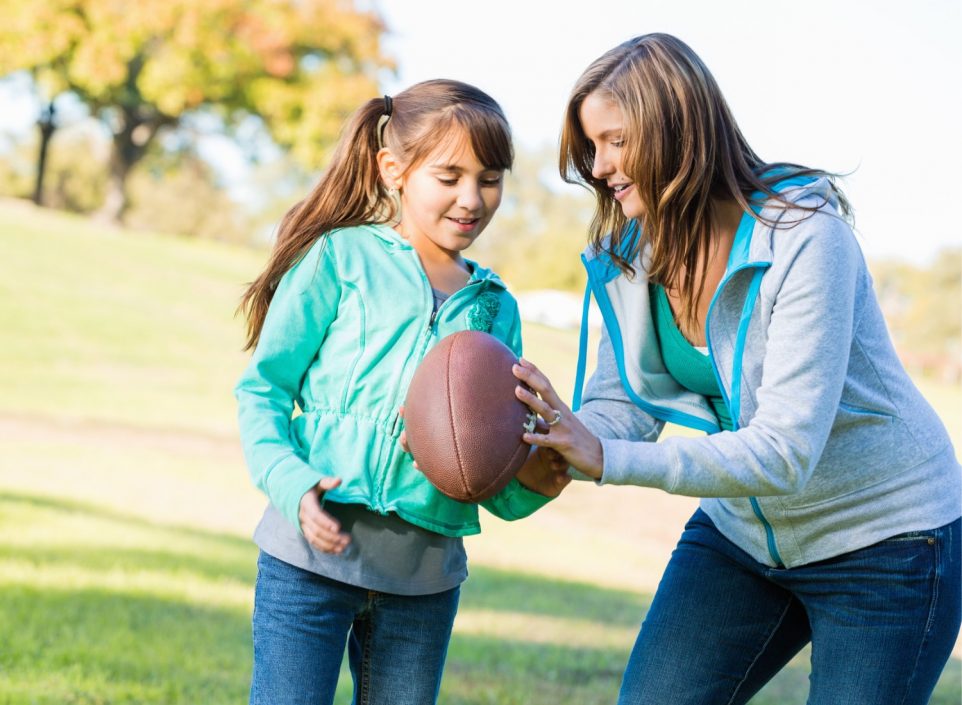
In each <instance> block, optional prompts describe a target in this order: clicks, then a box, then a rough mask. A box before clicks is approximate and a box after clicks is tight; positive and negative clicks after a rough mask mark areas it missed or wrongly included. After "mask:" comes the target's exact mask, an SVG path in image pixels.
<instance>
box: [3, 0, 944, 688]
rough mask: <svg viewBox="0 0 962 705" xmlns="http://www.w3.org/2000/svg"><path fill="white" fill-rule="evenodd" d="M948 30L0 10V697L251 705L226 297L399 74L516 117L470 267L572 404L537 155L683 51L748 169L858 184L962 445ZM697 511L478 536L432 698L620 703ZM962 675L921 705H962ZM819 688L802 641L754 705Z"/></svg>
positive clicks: (632, 514)
mask: <svg viewBox="0 0 962 705" xmlns="http://www.w3.org/2000/svg"><path fill="white" fill-rule="evenodd" d="M295 7H296V8H298V12H299V13H300V14H298V13H294V12H292V8H295ZM960 15H962V10H960V4H959V3H957V2H948V1H946V2H938V1H935V0H923V1H922V2H918V3H913V4H912V5H908V4H904V3H892V2H872V3H868V2H864V3H861V2H849V3H835V4H833V3H829V2H824V1H822V0H816V1H814V2H808V3H805V4H804V6H803V5H801V4H796V3H784V2H765V3H761V2H738V1H736V2H730V3H711V2H675V3H659V2H633V3H627V2H612V3H606V4H604V5H589V4H573V3H572V4H563V3H547V2H530V3H517V2H515V3H509V2H506V1H505V0H493V1H492V2H487V3H484V4H476V3H459V2H453V3H448V4H446V5H444V6H443V7H442V6H440V5H438V4H436V3H429V2H424V1H422V0H411V1H408V2H404V1H403V0H391V1H388V0H385V1H383V2H366V3H362V2H358V3H356V4H354V5H352V4H350V3H346V2H334V1H331V2H328V1H326V0H309V1H308V0H305V1H303V2H300V3H289V2H268V1H266V0H264V1H263V2H259V1H257V0H251V1H250V2H246V3H239V2H234V1H233V0H204V1H202V2H186V1H178V0H167V1H166V2H162V3H161V2H159V1H154V0H144V1H142V2H137V3H131V4H123V3H114V2H109V1H108V0H72V1H67V0H63V1H59V2H48V3H30V2H25V1H24V2H21V1H18V0H0V20H2V22H0V25H2V28H0V77H2V78H0V196H2V198H0V320H2V321H4V332H3V345H2V346H0V705H7V704H10V705H13V704H17V705H19V704H21V703H23V704H26V703H44V704H47V703H49V704H51V705H52V704H53V703H158V704H159V703H204V704H206V703H236V702H244V701H245V698H246V689H247V681H248V678H249V671H250V627H249V613H250V608H251V596H252V585H253V579H254V570H255V568H254V560H255V548H254V547H253V544H252V543H251V541H250V539H249V536H250V533H251V530H252V528H253V525H254V524H255V523H256V521H257V519H258V517H259V514H260V511H261V509H262V506H263V499H262V498H261V497H260V496H259V495H258V494H257V493H256V492H255V491H254V490H253V489H252V488H251V487H250V486H249V483H248V480H247V475H246V471H245V469H244V465H243V460H242V458H241V456H240V452H239V447H238V442H237V438H236V428H235V425H234V408H233V399H232V397H231V393H230V391H231V388H232V386H233V383H234V381H235V379H236V377H237V375H238V373H239V372H240V369H241V368H242V366H243V364H244V362H245V358H246V355H245V354H243V353H242V352H241V351H240V347H241V345H242V340H243V332H242V323H241V321H240V319H238V318H236V317H235V316H234V309H235V308H236V305H237V302H238V299H239V296H240V294H241V293H242V291H243V285H244V283H245V282H247V281H250V280H251V279H252V278H253V277H254V276H255V275H256V274H257V272H258V270H259V268H260V267H261V266H262V265H263V263H264V261H265V257H266V247H267V246H268V245H269V241H270V237H271V233H272V230H273V226H274V224H276V221H277V219H278V217H279V216H280V214H281V213H283V211H284V210H285V209H286V208H287V207H289V205H290V204H291V203H292V202H293V201H294V200H296V199H297V198H298V197H299V196H300V195H302V194H303V193H304V191H305V190H306V189H307V188H308V187H309V185H310V183H311V182H312V181H313V180H314V179H316V176H317V173H318V170H319V169H321V168H323V164H324V160H325V158H326V156H327V154H328V153H329V149H330V145H331V142H332V140H333V138H334V137H335V136H336V131H337V128H338V126H339V124H340V122H341V121H342V120H343V118H344V117H345V116H346V114H347V112H348V111H349V110H350V109H351V108H353V107H354V106H355V105H356V104H358V103H359V102H360V101H361V100H363V99H365V98H367V97H370V96H373V95H379V94H380V93H381V92H396V91H397V90H400V89H401V88H403V87H404V86H406V85H408V84H410V83H411V82H414V81H417V80H422V79H425V78H431V77H436V76H449V77H455V78H459V79H462V80H467V81H470V82H473V83H475V84H477V85H479V86H480V87H482V88H484V89H485V90H487V91H488V92H490V93H491V94H492V95H494V96H495V97H496V98H497V99H498V100H499V101H500V102H501V103H502V104H503V106H504V107H505V110H506V112H507V114H508V117H509V119H510V120H511V122H512V125H513V128H514V130H515V136H516V146H517V151H518V160H517V166H516V168H515V170H514V173H513V174H512V175H511V177H510V178H509V180H508V184H507V187H506V195H505V202H504V205H503V206H502V211H501V212H500V213H499V215H498V217H497V218H496V219H495V221H494V223H493V224H492V226H491V227H490V229H489V231H488V232H487V233H486V234H485V236H484V238H483V239H482V240H481V241H480V242H479V243H478V245H477V246H476V248H475V249H472V255H473V256H475V257H476V258H478V259H481V260H482V262H484V263H485V264H489V265H493V266H494V267H495V268H497V269H498V270H500V271H501V272H502V273H503V274H504V276H505V278H506V279H507V280H508V282H509V283H510V284H511V286H512V288H513V289H515V290H516V291H517V292H518V294H519V296H520V297H521V299H522V301H523V302H525V301H527V302H528V306H527V316H528V320H527V321H526V323H525V331H524V334H525V349H526V354H527V356H528V357H530V358H531V359H532V360H534V361H535V362H537V363H538V364H540V365H541V366H542V367H544V368H545V369H546V371H547V372H548V373H549V375H550V376H551V377H552V379H554V380H555V381H556V383H557V385H558V387H559V388H560V389H562V390H570V389H571V385H572V382H573V369H574V359H575V356H576V347H577V341H576V332H575V331H574V330H572V329H571V328H570V327H552V326H548V325H545V322H547V321H550V320H553V319H551V318H550V317H549V316H548V314H549V313H551V311H547V312H546V311H545V310H543V309H541V308H538V306H537V302H538V301H544V300H545V298H544V297H543V296H541V297H537V296H534V295H533V294H534V293H535V292H543V291H544V290H550V291H555V292H556V291H560V292H563V294H562V297H561V298H560V299H559V298H557V297H556V298H553V299H551V300H552V301H554V302H555V303H554V304H553V305H554V306H555V307H558V306H561V305H563V304H562V303H559V301H564V300H565V299H564V295H568V296H570V297H573V298H577V292H578V291H579V290H580V288H581V287H582V285H583V278H582V276H583V275H582V273H581V271H580V265H579V264H578V258H577V253H578V251H579V250H580V248H581V246H582V243H583V241H584V233H585V230H586V224H587V220H588V218H589V217H590V207H591V204H590V199H588V198H587V197H586V195H585V194H584V193H583V192H582V191H580V190H579V189H577V188H575V187H571V186H569V185H565V184H562V183H561V182H560V180H559V179H558V177H557V176H556V171H557V170H556V167H555V165H554V162H555V158H556V157H555V154H556V143H557V134H558V130H559V127H560V118H561V114H562V110H563V106H564V102H565V98H566V95H567V92H568V90H569V89H570V86H571V84H572V83H573V81H574V80H575V78H576V77H577V75H578V74H579V73H580V71H581V70H582V69H583V68H584V67H585V66H586V65H587V64H588V63H589V62H590V61H591V60H593V59H594V58H595V57H596V56H598V55H599V54H600V53H602V52H603V51H605V50H606V49H608V48H610V47H611V46H613V45H614V44H616V43H618V42H620V41H622V40H624V39H626V38H628V37H629V36H633V35H635V34H640V33H644V32H648V31H668V32H672V33H675V34H677V35H678V36H680V37H681V38H682V39H684V40H686V41H687V42H689V43H690V44H691V45H692V46H693V48H694V49H695V50H696V51H697V52H699V53H700V54H701V55H702V57H703V58H704V59H705V60H706V62H707V63H708V65H709V67H710V68H711V69H712V70H713V72H714V73H715V75H716V78H717V79H718V80H719V83H720V84H721V87H722V90H723V91H724V92H725V93H726V96H727V97H728V99H729V101H730V103H731V106H732V109H733V111H734V113H735V116H736V119H738V120H739V122H740V124H741V127H742V128H743V130H744V132H745V133H746V135H747V136H748V138H749V140H750V142H751V143H752V144H753V146H754V147H755V148H756V150H757V151H759V153H760V154H761V155H762V157H763V158H766V159H771V160H781V159H785V160H792V161H797V162H802V163H807V164H813V165H817V166H820V167H823V168H827V169H831V170H835V171H838V172H842V173H845V174H847V175H846V176H845V177H844V179H843V181H842V184H843V186H844V187H845V188H846V190H847V192H848V193H849V195H850V196H851V198H852V200H853V201H854V203H855V207H856V226H857V229H858V234H859V238H860V242H861V243H862V246H863V248H864V250H865V252H866V255H867V257H868V259H869V264H870V268H871V269H872V272H873V275H874V276H875V280H876V288H877V290H878V292H879V295H880V299H881V301H882V304H883V307H884V309H885V313H886V317H887V319H888V321H889V325H890V328H891V331H892V334H893V339H894V341H895V343H896V345H897V347H898V349H899V352H900V354H901V356H902V357H903V360H904V361H905V363H906V365H907V366H908V367H909V369H910V371H911V372H912V374H913V377H914V378H915V379H916V380H917V382H918V384H919V386H920V388H921V389H922V390H923V392H924V393H925V394H926V396H927V398H929V400H930V401H931V402H932V403H933V404H934V405H935V406H936V408H937V409H938V410H939V411H940V413H941V414H942V417H943V419H944V420H945V421H946V423H947V425H948V426H949V429H950V432H951V433H952V435H953V438H954V440H955V442H956V447H958V446H959V443H960V442H962V437H960V436H962V394H960V363H959V358H960V318H962V313H960V308H962V292H960V272H962V249H960V241H962V240H960V233H959V226H958V225H957V220H956V219H955V218H953V216H954V206H953V204H954V203H955V202H957V196H956V193H955V190H956V188H957V187H958V178H957V176H956V174H955V173H953V169H954V168H955V165H957V164H958V163H959V162H960V157H962V154H960V150H962V147H960V141H959V139H958V125H959V124H960V123H962V120H960V118H962V116H960V109H959V108H960V86H962V81H960V80H959V79H960V78H962V76H960V68H959V67H960V66H962V61H960V59H962V48H960V45H959V43H958V42H957V37H958V36H959V35H960V29H962V21H960ZM131 71H133V73H131ZM51 103H52V104H53V106H54V109H53V111H52V114H51V112H50V110H49V106H50V105H51ZM43 135H46V136H47V137H48V138H49V139H47V140H44V139H42V136H43ZM43 143H45V144H46V146H45V148H44V149H43V150H41V145H42V144H43ZM41 151H44V153H45V168H44V170H43V173H44V179H43V187H42V189H41V190H40V192H39V193H38V192H37V174H38V171H39V170H38V161H39V159H38V156H39V154H40V152H41ZM121 157H122V158H121ZM34 200H36V201H40V202H41V203H42V204H43V207H39V206H37V205H35V204H34V203H32V201H34ZM558 325H561V324H558ZM672 432H676V433H680V432H682V431H681V430H680V429H673V430H672ZM694 506H695V501H694V500H692V499H690V498H683V497H671V496H669V495H666V494H664V493H659V492H656V491H652V490H645V489H641V488H596V487H593V486H590V485H585V484H580V483H579V484H576V485H574V486H573V487H572V488H571V489H570V490H568V491H566V493H565V494H564V495H563V496H562V497H561V498H560V499H558V500H557V501H555V502H553V503H552V504H551V505H549V507H548V508H546V509H545V510H543V511H541V512H539V513H537V514H536V515H535V516H533V517H531V518H530V519H527V520H525V521H522V522H516V523H512V524H507V523H504V522H500V521H499V520H497V519H494V518H485V520H484V533H483V534H482V535H481V536H479V537H476V538H472V539H470V540H469V541H468V551H469V555H470V558H471V577H470V579H469V581H468V582H467V583H466V585H465V588H464V594H463V599H462V609H461V612H460V614H459V616H458V620H457V623H456V628H455V636H454V639H453V642H452V647H451V652H450V656H449V665H448V669H447V673H446V677H445V682H444V685H443V688H442V702H445V703H464V704H467V703H472V704H473V703H519V704H520V703H533V704H536V705H537V704H538V703H568V702H570V703H610V702H613V700H614V696H615V694H616V692H617V687H618V681H619V677H620V673H621V669H622V668H623V665H624V662H625V659H626V657H627V653H628V650H629V649H630V646H631V643H632V641H633V638H634V635H635V633H636V631H637V627H638V624H639V623H640V621H641V619H642V618H643V615H644V611H645V608H646V606H647V604H648V601H649V600H650V597H651V594H652V592H653V590H654V588H655V586H656V584H657V580H658V577H659V575H660V572H661V569H662V568H663V566H664V563H665V561H666V560H667V557H668V554H669V553H670V551H671V548H672V545H673V543H674V540H675V539H676V537H677V535H678V533H679V532H680V529H681V526H682V525H683V523H684V521H685V519H686V518H687V516H688V515H689V514H690V513H691V511H692V510H693V508H694ZM960 655H962V651H960V650H959V649H956V652H955V654H954V656H953V659H952V661H951V662H950V663H949V665H948V666H947V668H946V671H945V673H944V674H943V678H942V680H941V681H940V684H939V688H938V690H937V693H936V697H935V699H934V700H933V702H938V703H952V704H954V703H958V702H959V701H960V699H962V685H960V674H962V666H960V661H959V657H960ZM807 676H808V663H807V652H803V654H801V655H800V656H799V657H798V658H796V659H795V660H794V661H793V662H792V664H791V665H790V666H789V668H787V669H786V670H785V671H784V672H783V673H782V674H780V675H779V676H778V678H777V679H776V680H775V681H773V683H772V684H770V685H769V686H768V687H767V688H766V689H765V690H764V691H762V693H760V694H759V695H758V696H757V697H756V698H755V699H754V700H753V703H756V704H757V705H762V704H772V705H774V704H776V703H789V704H794V703H803V702H804V701H805V697H806V693H807ZM349 680H350V679H349V678H348V677H346V676H345V678H344V679H343V682H342V684H341V685H342V687H341V688H340V690H339V702H348V701H349V691H350V687H349Z"/></svg>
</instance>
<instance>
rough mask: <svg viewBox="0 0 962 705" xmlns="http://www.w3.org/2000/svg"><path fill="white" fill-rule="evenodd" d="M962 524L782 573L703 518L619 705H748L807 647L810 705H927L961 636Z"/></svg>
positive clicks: (634, 657) (643, 638)
mask: <svg viewBox="0 0 962 705" xmlns="http://www.w3.org/2000/svg"><path fill="white" fill-rule="evenodd" d="M960 528H962V525H960V521H959V520H956V521H954V522H952V523H951V524H947V525H946V526H943V527H940V528H938V529H932V530H929V531H919V532H913V533H911V534H902V535H900V536H894V537H892V538H890V539H887V540H885V541H882V542H880V543H877V544H875V545H873V546H869V547H867V548H863V549H859V550H857V551H853V552H851V553H847V554H844V555H841V556H836V557H835V558H830V559H828V560H824V561H818V562H816V563H812V564H809V565H805V566H800V567H796V568H791V569H785V568H781V569H778V568H770V567H768V566H765V565H762V564H761V563H758V562H757V561H755V560H754V559H752V558H751V557H750V556H749V555H748V554H747V553H745V552H744V551H742V550H741V549H739V548H738V547H737V546H735V545H734V544H733V543H731V542H730V541H728V540H727V539H726V538H725V537H723V536H722V535H721V534H720V533H719V531H718V529H716V528H715V525H714V524H713V523H712V522H711V520H710V519H709V518H708V516H707V515H706V514H705V513H704V512H702V511H701V510H700V509H699V510H698V511H697V512H695V514H694V516H693V517H692V518H691V520H690V521H689V522H688V525H687V526H686V527H685V531H684V533H683V534H682V536H681V539H680V541H679V543H678V546H677V548H676V549H675V551H674V553H673V554H672V557H671V560H670V561H669V563H668V567H667V568H666V569H665V574H664V577H663V578H662V580H661V584H660V585H659V586H658V590H657V592H656V593H655V597H654V600H653V601H652V604H651V608H650V609H649V611H648V614H647V616H646V617H645V621H644V624H643V625H642V627H641V631H640V633H639V634H638V639H637V641H636V642H635V646H634V649H633V650H632V652H631V657H630V659H629V661H628V666H627V669H626V671H625V675H624V679H623V681H622V685H621V695H620V698H619V701H618V702H619V703H620V705H641V704H642V703H644V704H646V705H654V704H657V705H687V704H691V705H714V704H715V703H726V704H732V703H745V702H747V701H748V700H749V699H750V698H751V697H752V696H753V695H754V694H755V693H756V692H758V691H759V690H760V689H761V687H762V686H763V685H765V683H767V682H768V681H769V680H770V679H771V678H772V676H774V675H775V674H776V673H777V672H778V671H779V670H780V669H781V668H782V667H783V666H784V665H785V664H786V663H788V661H789V660H790V659H791V658H792V656H794V655H795V654H796V653H798V652H799V651H800V650H801V649H802V647H803V646H805V644H807V643H808V642H809V641H811V643H812V673H811V678H810V684H811V687H810V692H809V698H808V703H809V705H828V704H829V703H831V704H833V705H834V704H836V703H845V705H860V704H864V705H887V704H888V703H898V704H899V705H915V704H918V705H923V704H924V703H926V702H928V699H929V696H930V695H931V693H932V690H933V689H934V688H935V684H936V681H938V679H939V675H940V674H941V672H942V668H943V667H944V666H945V663H946V661H948V658H949V655H950V654H951V651H952V647H953V645H954V643H955V639H956V637H957V635H958V633H959V624H960V619H962V615H960V612H962V610H960V599H962V598H960V582H962V576H960V538H962V537H960Z"/></svg>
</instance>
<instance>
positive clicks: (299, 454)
mask: <svg viewBox="0 0 962 705" xmlns="http://www.w3.org/2000/svg"><path fill="white" fill-rule="evenodd" d="M468 264H469V266H470V267H471V269H472V274H471V279H470V281H469V282H468V284H467V286H465V287H464V288H463V289H461V290H460V291H458V292H456V293H455V294H453V295H452V296H451V297H450V298H449V299H447V300H446V301H445V302H444V303H443V304H442V305H441V307H440V308H439V309H438V311H437V314H436V315H432V312H433V301H434V300H433V295H432V291H431V286H430V284H429V283H428V279H427V276H426V275H425V274H424V270H423V268H422V267H421V264H420V260H419V259H418V255H417V253H416V252H415V250H414V248H413V247H411V245H409V244H408V243H407V242H406V241H405V240H404V239H403V238H401V237H400V236H399V235H398V234H397V232H395V231H394V230H393V229H392V228H390V227H388V226H386V225H364V226H359V227H353V228H343V229H340V230H334V231H332V232H330V233H327V234H325V235H324V236H322V237H321V238H319V239H318V242H317V243H316V244H315V245H314V246H313V247H312V248H311V249H310V250H309V251H308V252H307V254H306V255H305V256H304V257H303V258H302V259H301V260H300V261H299V262H298V263H297V264H295V265H294V266H293V267H292V268H291V269H290V271H288V272H287V273H286V274H285V275H284V277H283V278H282V279H281V282H280V284H279V285H278V287H277V291H276V292H275V293H274V297H273V299H272V301H271V305H270V308H269V310H268V313H267V317H266V319H265V321H264V327H263V329H262V330H261V335H260V340H259V342H258V344H257V347H256V349H255V350H254V354H253V356H252V358H251V361H250V364H249V365H248V366H247V369H246V370H245V371H244V373H243V375H242V376H241V378H240V381H239V382H238V383H237V386H236V388H235V395H236V397H237V401H238V419H239V423H240V435H241V443H242V445H243V449H244V455H245V458H246V460H247V464H248V467H249V469H250V473H251V478H252V479H253V482H254V484H255V485H256V486H257V487H258V488H259V489H260V490H261V491H263V492H264V493H265V494H266V495H267V497H268V498H269V500H270V501H271V503H272V504H273V505H274V506H275V507H277V509H278V510H280V512H281V513H282V514H283V515H284V516H285V517H286V518H287V519H288V520H289V521H290V522H291V523H293V524H294V526H296V527H298V529H300V523H299V521H298V508H299V505H300V500H301V497H302V496H303V495H304V493H305V492H307V491H308V490H310V489H311V488H312V487H313V486H314V485H316V484H317V482H318V481H319V480H320V479H321V477H323V476H325V475H331V476H335V477H339V478H341V481H342V482H341V485H340V486H339V487H337V488H336V489H334V490H331V491H330V492H328V493H327V495H326V497H327V499H329V500H331V501H332V502H341V503H350V504H362V505H365V506H367V507H369V508H370V509H372V510H373V511H375V512H379V513H382V514H385V513H387V512H395V513H396V514H397V515H398V516H400V517H401V518H402V519H404V520H405V521H408V522H410V523H412V524H416V525H418V526H421V527H423V528H425V529H428V530H430V531H435V532H437V533H439V534H444V535H446V536H465V535H468V534H476V533H478V532H479V531H480V524H479V523H478V510H477V505H474V504H464V503H461V502H457V501H455V500H453V499H450V498H448V497H446V496H445V495H443V494H441V493H440V492H439V491H438V490H437V489H435V487H434V486H433V485H431V483H430V482H428V480H427V478H425V477H424V475H423V474H421V473H420V472H418V471H417V470H416V469H415V468H414V466H413V459H412V458H411V456H410V455H409V454H407V453H405V452H404V451H403V450H402V449H401V446H400V445H399V443H398V436H399V435H400V433H401V430H402V427H403V419H402V418H400V417H399V415H398V407H399V406H400V405H401V404H402V403H403V401H404V397H405V394H406V392H407V388H408V384H409V383H410V381H411V377H412V375H413V374H414V370H415V368H416V367H417V366H418V363H419V362H420V361H421V359H422V358H423V357H424V355H425V353H427V351H428V350H430V349H431V348H432V347H433V346H434V345H435V344H437V342H438V341H439V340H440V339H441V338H443V337H444V336H446V335H449V334H451V333H454V332H457V331H460V330H466V329H473V330H482V331H485V332H489V333H491V334H492V335H494V336H495V337H497V338H498V339H499V340H501V341H503V342H504V343H506V344H507V345H508V346H509V347H510V348H511V349H512V350H513V351H514V352H515V353H516V354H518V355H520V354H521V320H520V317H519V315H518V306H517V303H516V301H515V300H514V297H512V296H511V294H510V293H508V291H507V289H506V288H505V286H504V284H503V283H502V282H501V280H500V279H499V278H498V277H497V275H496V274H494V273H493V272H491V271H490V270H487V269H484V268H483V267H481V266H479V265H477V264H476V263H474V262H469V263H468ZM295 406H296V408H298V409H300V411H301V413H300V414H298V415H295ZM547 501H548V498H547V497H544V496H542V495H540V494H538V493H535V492H532V491H530V490H528V489H526V488H524V487H523V486H522V485H521V484H520V483H518V481H517V480H512V481H511V483H510V484H509V485H508V486H507V487H506V488H505V489H504V490H503V491H502V492H501V493H500V494H498V495H496V496H495V497H493V498H491V499H490V500H488V501H486V502H484V503H483V505H484V506H485V508H487V509H488V510H489V511H491V512H492V513H493V514H495V515H497V516H498V517H501V518H503V519H518V518H521V517H524V516H527V515H528V514H531V513H532V512H534V511H535V510H536V509H538V508H539V507H541V506H542V505H544V504H545V503H546V502H547Z"/></svg>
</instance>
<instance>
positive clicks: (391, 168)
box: [377, 147, 404, 190]
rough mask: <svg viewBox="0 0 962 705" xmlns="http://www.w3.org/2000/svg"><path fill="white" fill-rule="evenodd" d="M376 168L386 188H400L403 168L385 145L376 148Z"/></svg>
mask: <svg viewBox="0 0 962 705" xmlns="http://www.w3.org/2000/svg"><path fill="white" fill-rule="evenodd" d="M377 170H378V172H379V173H380V175H381V181H383V182H384V185H385V186H386V187H387V188H388V190H390V189H392V188H393V189H400V188H401V179H402V176H403V174H404V170H403V169H402V168H401V162H400V161H398V159H397V157H395V156H394V153H393V152H392V151H391V150H390V149H388V148H387V147H382V148H381V149H380V150H378V153H377Z"/></svg>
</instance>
